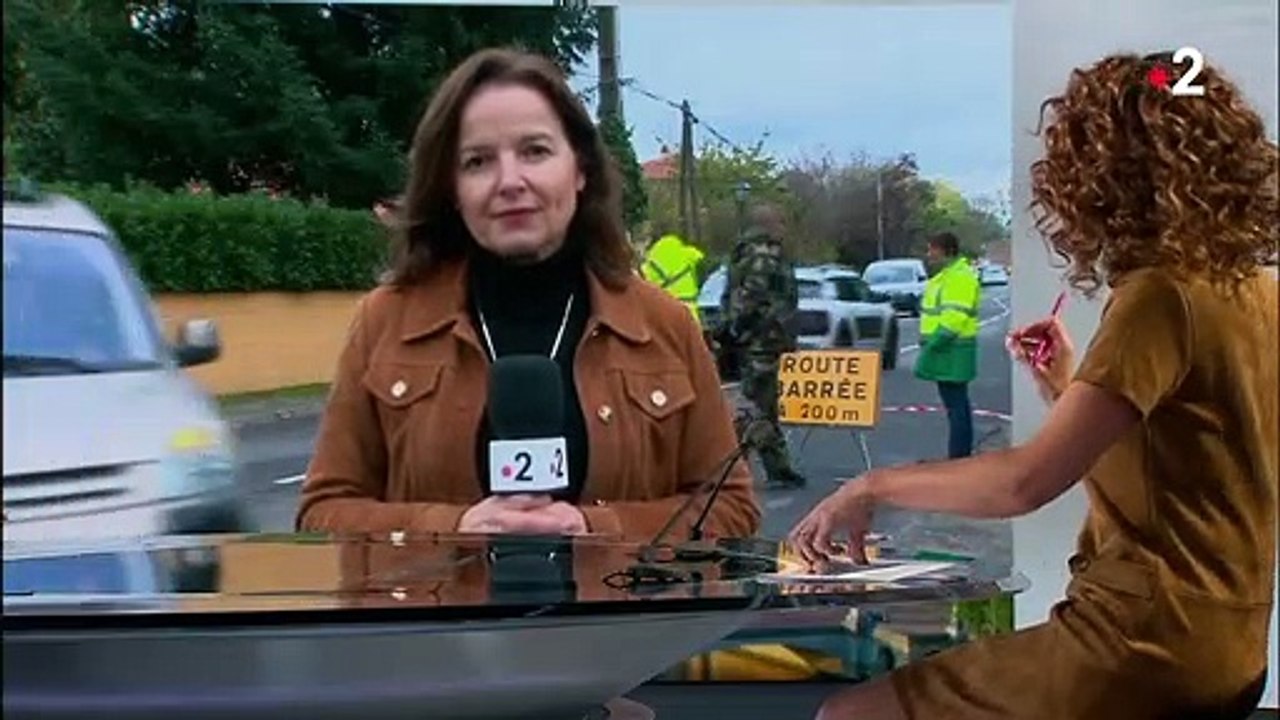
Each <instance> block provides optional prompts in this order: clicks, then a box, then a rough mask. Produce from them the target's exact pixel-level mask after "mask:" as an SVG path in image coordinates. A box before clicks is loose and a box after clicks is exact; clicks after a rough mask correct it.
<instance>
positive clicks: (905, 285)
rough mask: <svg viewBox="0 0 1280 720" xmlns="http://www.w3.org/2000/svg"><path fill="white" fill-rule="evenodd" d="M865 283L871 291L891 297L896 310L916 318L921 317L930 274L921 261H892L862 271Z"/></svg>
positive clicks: (872, 264)
mask: <svg viewBox="0 0 1280 720" xmlns="http://www.w3.org/2000/svg"><path fill="white" fill-rule="evenodd" d="M862 279H863V280H865V281H866V283H867V284H868V285H870V286H871V290H872V291H873V292H876V293H878V294H881V295H887V296H888V297H889V301H890V303H892V304H893V309H894V310H897V311H898V312H905V313H908V314H910V315H912V316H919V315H920V298H922V297H924V286H925V283H926V282H928V280H929V272H928V271H927V270H926V269H925V266H924V261H923V260H919V259H917V258H892V259H887V260H876V261H874V262H871V263H869V264H868V265H867V266H866V267H865V268H863V270H862Z"/></svg>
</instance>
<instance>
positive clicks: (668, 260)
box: [640, 233, 703, 324]
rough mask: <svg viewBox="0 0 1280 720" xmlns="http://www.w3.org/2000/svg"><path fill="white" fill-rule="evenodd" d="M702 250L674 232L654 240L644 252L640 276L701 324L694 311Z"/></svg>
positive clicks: (700, 319) (698, 316)
mask: <svg viewBox="0 0 1280 720" xmlns="http://www.w3.org/2000/svg"><path fill="white" fill-rule="evenodd" d="M702 257H703V254H702V251H701V250H699V249H698V248H696V247H694V246H692V245H690V244H688V243H686V242H685V241H684V240H682V239H680V236H679V235H676V234H675V233H667V234H665V235H663V236H662V237H660V238H658V239H657V240H656V241H655V242H654V243H653V245H650V246H649V250H648V251H647V252H645V256H644V263H643V264H642V265H641V266H640V273H641V274H642V275H643V276H644V279H645V280H648V281H649V282H651V283H653V284H655V285H657V286H658V287H660V288H662V289H663V290H666V291H667V292H668V293H671V295H672V296H673V297H674V298H675V299H677V300H679V301H680V302H682V303H684V304H685V306H686V307H688V308H689V312H691V313H693V317H694V318H695V319H697V320H698V323H699V324H701V323H702V317H701V314H700V313H699V312H698V289H699V286H698V263H700V262H702Z"/></svg>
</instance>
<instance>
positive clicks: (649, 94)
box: [578, 72, 745, 152]
mask: <svg viewBox="0 0 1280 720" xmlns="http://www.w3.org/2000/svg"><path fill="white" fill-rule="evenodd" d="M578 74H579V75H580V76H582V77H584V78H586V79H588V80H595V81H599V80H600V79H601V78H600V76H598V75H595V74H593V73H588V72H581V73H578ZM618 85H619V86H621V87H622V88H624V89H626V90H630V91H632V92H634V93H637V94H639V95H641V96H643V97H646V98H648V99H650V100H653V101H654V102H658V103H662V104H663V105H666V106H667V107H670V108H671V109H673V110H677V111H679V112H684V111H685V110H684V106H683V104H682V103H679V102H676V101H675V100H672V99H671V98H668V97H663V96H662V95H659V94H658V93H655V92H653V91H652V90H648V89H646V88H645V87H643V86H641V85H640V82H639V80H638V79H637V78H635V77H621V78H618ZM689 119H690V120H692V121H693V123H694V124H695V125H701V126H702V127H703V128H704V129H705V130H706V131H707V132H708V133H710V134H711V136H712V137H714V138H715V139H717V140H719V141H720V142H722V143H724V144H725V145H728V146H729V147H731V148H733V149H734V150H737V151H738V152H745V150H744V149H743V147H742V146H741V145H739V144H738V143H736V142H734V141H733V140H731V139H729V137H728V136H727V135H725V134H724V133H722V132H720V131H719V130H717V129H716V128H715V127H714V126H712V125H711V123H708V122H707V121H706V120H704V119H702V118H700V117H698V115H697V113H694V112H693V111H692V110H690V111H689Z"/></svg>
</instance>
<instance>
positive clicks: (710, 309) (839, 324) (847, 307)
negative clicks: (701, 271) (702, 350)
mask: <svg viewBox="0 0 1280 720" xmlns="http://www.w3.org/2000/svg"><path fill="white" fill-rule="evenodd" d="M728 279H729V278H728V272H727V270H726V269H725V268H724V267H723V266H721V267H719V268H717V269H716V270H715V271H714V272H712V273H711V274H710V275H709V276H707V279H706V281H705V282H704V283H703V284H702V290H701V292H700V293H699V295H698V310H699V313H700V314H701V315H702V325H703V328H704V332H706V334H707V335H708V337H709V338H711V337H715V335H716V333H717V332H718V328H719V325H720V322H721V310H720V308H721V298H722V297H723V296H724V293H725V291H726V290H727V288H728ZM796 281H797V284H798V290H799V296H800V302H799V307H798V308H797V310H796V316H795V332H796V343H797V346H798V347H800V348H807V349H815V348H840V347H847V348H853V347H857V348H863V349H874V350H879V351H881V358H882V361H881V362H882V364H881V366H882V367H883V368H885V369H886V370H892V369H893V368H895V367H897V364H898V345H899V332H898V319H897V316H896V315H895V313H894V310H893V308H892V306H891V305H890V303H889V298H888V297H887V296H884V295H879V294H877V293H875V292H874V291H872V290H871V288H870V287H868V286H867V284H866V283H865V282H863V280H862V279H861V278H860V277H859V276H858V273H857V271H855V270H853V269H851V268H847V267H843V266H837V265H824V266H818V267H800V268H796ZM734 352H735V350H734V349H733V348H725V347H721V348H719V352H718V353H717V360H718V362H719V364H720V372H721V377H724V378H726V379H734V378H736V373H737V365H738V364H737V362H736V359H735V357H734Z"/></svg>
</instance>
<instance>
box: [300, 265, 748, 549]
mask: <svg viewBox="0 0 1280 720" xmlns="http://www.w3.org/2000/svg"><path fill="white" fill-rule="evenodd" d="M587 275H588V284H589V287H590V297H591V310H592V314H591V316H590V318H589V319H588V321H587V327H586V331H585V332H584V333H583V336H582V340H581V342H580V344H579V346H578V350H577V355H576V356H575V359H574V376H575V382H576V383H577V387H578V394H579V398H580V401H581V403H582V412H583V415H584V417H585V418H586V421H587V438H588V442H589V444H590V448H591V452H590V455H589V458H588V469H587V479H586V484H585V486H584V487H583V490H582V496H581V500H580V504H579V507H580V509H581V510H582V512H583V514H584V515H585V517H586V520H587V524H588V527H589V529H590V531H591V532H592V533H599V534H604V535H614V536H621V537H622V538H625V539H628V540H641V541H642V540H648V539H649V538H650V537H651V536H652V535H653V534H654V533H656V532H657V531H658V529H659V528H660V527H661V526H662V525H663V523H664V522H666V520H667V519H668V518H669V517H670V516H671V515H672V513H674V512H675V511H676V509H677V507H678V506H679V505H680V503H682V502H683V501H684V500H685V499H686V498H687V497H688V494H689V493H690V492H691V491H693V490H694V489H695V488H697V487H698V486H699V485H700V484H701V483H703V482H704V481H706V480H707V478H708V476H709V475H710V474H711V473H712V472H713V471H714V470H716V468H717V466H720V465H722V463H723V462H724V460H726V459H727V457H728V455H729V454H730V453H731V452H732V451H733V448H734V446H735V444H736V436H735V434H734V429H733V419H732V414H731V410H730V407H729V403H728V401H727V400H726V398H725V396H724V394H723V391H722V389H721V388H720V381H719V377H718V375H717V373H716V368H715V361H714V359H713V357H712V355H711V353H710V351H709V350H708V348H707V346H706V344H705V342H704V341H703V337H702V334H701V330H700V328H699V327H698V324H697V322H696V321H695V320H694V318H693V317H692V316H691V315H690V313H689V311H688V309H687V308H686V307H685V306H684V305H682V304H680V303H679V302H677V301H676V300H674V299H672V298H671V297H670V296H669V295H667V294H666V293H664V292H662V291H661V290H660V289H658V288H657V287H655V286H653V285H651V284H649V283H647V282H645V281H644V280H643V279H641V278H639V277H635V278H633V279H631V281H629V282H628V283H627V285H626V286H625V287H624V288H622V289H621V290H611V289H609V288H607V287H606V286H604V285H603V284H601V283H600V281H599V280H598V279H597V278H596V277H595V276H594V274H592V273H590V272H588V273H587ZM466 277H467V274H466V264H465V262H453V263H449V264H445V265H442V266H440V267H439V268H437V269H436V270H435V271H433V273H432V274H431V276H430V277H429V278H427V279H426V280H425V281H424V282H422V283H421V284H419V285H417V286H414V287H411V288H404V289H397V288H393V287H390V286H382V287H379V288H377V289H375V290H374V291H372V292H371V293H369V294H368V295H367V296H365V297H364V298H363V299H362V300H361V302H360V304H359V307H358V309H357V312H356V317H355V319H354V321H353V323H352V326H351V330H350V335H349V339H348V341H347V345H346V348H345V349H344V350H343V352H342V355H341V357H340V358H339V360H338V366H337V371H336V373H335V377H334V383H333V388H332V390H331V395H330V397H329V400H328V405H327V407H326V409H325V414H324V418H323V421H322V422H321V426H320V433H319V437H318V439H317V443H316V450H315V455H314V457H313V458H312V461H311V465H310V467H309V468H308V469H307V477H306V482H305V484H304V485H303V488H302V499H301V506H300V508H299V511H298V518H297V525H298V527H299V529H303V530H319V531H329V532H339V533H342V532H353V533H363V532H388V531H396V530H402V531H406V532H410V533H431V532H454V531H456V529H457V527H458V521H459V520H460V518H461V517H462V514H463V513H464V512H465V511H466V510H467V508H468V507H470V506H471V505H472V504H474V503H476V502H478V501H479V500H481V499H482V489H481V487H482V485H481V482H480V479H479V478H478V477H477V468H476V461H475V437H476V433H477V432H479V427H480V422H481V418H482V416H483V413H484V412H485V406H486V395H487V385H488V365H489V361H488V359H487V357H486V356H485V353H484V351H483V350H482V348H481V345H480V342H479V340H478V338H477V334H476V332H475V329H474V327H473V325H472V323H471V321H470V318H469V316H468V313H467V306H466V296H467V293H466V284H467V281H466ZM703 502H704V501H703V500H698V501H695V502H694V503H693V507H692V508H691V509H690V511H689V512H687V513H685V515H684V517H683V519H682V521H681V523H680V524H678V525H677V527H676V528H675V532H673V533H672V539H673V540H678V539H680V538H681V537H683V536H686V535H687V531H688V527H689V526H690V525H691V524H692V523H693V521H694V519H695V518H696V516H697V514H698V513H699V512H700V511H701V508H702V505H703ZM759 524H760V509H759V506H758V504H757V502H756V499H755V495H754V493H753V490H752V481H751V475H750V470H749V469H748V467H747V464H746V463H744V462H741V461H739V462H738V463H737V464H736V465H735V467H734V469H733V473H732V476H731V477H730V479H729V481H728V483H727V484H726V485H725V487H724V488H723V490H722V491H721V493H720V497H719V499H718V500H717V501H716V502H715V505H714V506H713V509H712V511H711V513H710V516H709V518H708V521H707V523H706V525H705V530H706V533H707V535H708V536H721V537H725V536H734V537H742V536H749V535H752V534H754V533H755V532H756V530H757V529H758V527H759Z"/></svg>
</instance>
